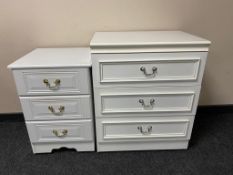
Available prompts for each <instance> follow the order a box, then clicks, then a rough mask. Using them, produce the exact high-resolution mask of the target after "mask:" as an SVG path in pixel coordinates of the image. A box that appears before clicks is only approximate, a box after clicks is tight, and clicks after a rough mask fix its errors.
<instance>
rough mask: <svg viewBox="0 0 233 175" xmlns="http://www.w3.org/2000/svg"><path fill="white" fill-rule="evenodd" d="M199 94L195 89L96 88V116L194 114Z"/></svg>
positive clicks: (196, 88)
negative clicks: (152, 101)
mask: <svg viewBox="0 0 233 175" xmlns="http://www.w3.org/2000/svg"><path fill="white" fill-rule="evenodd" d="M199 93H200V87H199V86H195V87H178V86H177V87H145V88H140V87H134V88H133V87H130V88H126V87H125V88H119V87H118V88H96V89H95V106H96V108H95V111H96V117H97V118H98V117H108V118H109V117H118V116H121V115H122V114H124V115H125V116H131V117H135V116H141V115H143V116H161V115H162V116H172V115H194V114H195V113H196V108H197V103H198V98H199ZM140 99H141V100H143V101H144V104H145V105H144V106H143V105H142V103H140V102H139V100H140ZM151 100H154V103H152V104H151V103H150V101H151Z"/></svg>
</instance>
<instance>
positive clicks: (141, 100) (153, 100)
mask: <svg viewBox="0 0 233 175" xmlns="http://www.w3.org/2000/svg"><path fill="white" fill-rule="evenodd" d="M138 102H139V103H141V105H142V106H143V107H144V108H151V107H153V105H154V103H155V99H150V104H148V105H146V104H145V102H144V100H143V99H139V101H138Z"/></svg>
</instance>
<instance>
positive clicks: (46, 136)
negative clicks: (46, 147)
mask: <svg viewBox="0 0 233 175" xmlns="http://www.w3.org/2000/svg"><path fill="white" fill-rule="evenodd" d="M26 126H27V129H28V133H29V137H30V140H31V142H32V143H37V142H77V141H79V142H86V141H92V140H93V133H92V132H93V131H92V121H91V120H72V121H65V120H63V121H26ZM53 130H57V131H58V132H62V131H63V130H67V135H65V136H63V137H57V136H56V135H55V134H54V133H53Z"/></svg>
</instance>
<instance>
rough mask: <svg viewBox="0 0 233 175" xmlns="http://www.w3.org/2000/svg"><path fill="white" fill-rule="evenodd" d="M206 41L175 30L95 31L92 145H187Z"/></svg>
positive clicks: (107, 148)
mask: <svg viewBox="0 0 233 175" xmlns="http://www.w3.org/2000/svg"><path fill="white" fill-rule="evenodd" d="M209 44H210V42H209V41H207V40H204V39H202V38H199V37H195V36H193V35H189V34H187V33H184V32H179V31H174V32H97V33H96V34H95V35H94V37H93V39H92V41H91V58H92V69H93V71H92V72H93V86H94V99H95V114H96V116H95V119H96V122H95V123H96V134H97V150H98V151H119V150H147V149H185V148H187V147H188V142H189V139H190V136H191V132H192V127H193V121H194V118H195V114H196V109H197V104H198V99H199V94H200V89H201V81H202V77H203V72H204V68H205V63H206V58H207V53H208V46H209Z"/></svg>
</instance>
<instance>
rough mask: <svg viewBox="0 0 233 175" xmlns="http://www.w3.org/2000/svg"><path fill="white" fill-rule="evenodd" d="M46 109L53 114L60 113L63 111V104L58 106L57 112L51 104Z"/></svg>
mask: <svg viewBox="0 0 233 175" xmlns="http://www.w3.org/2000/svg"><path fill="white" fill-rule="evenodd" d="M48 110H49V111H50V112H52V113H53V114H54V115H62V114H63V113H64V111H65V106H60V107H59V108H58V112H56V111H55V109H54V108H53V106H49V107H48Z"/></svg>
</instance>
